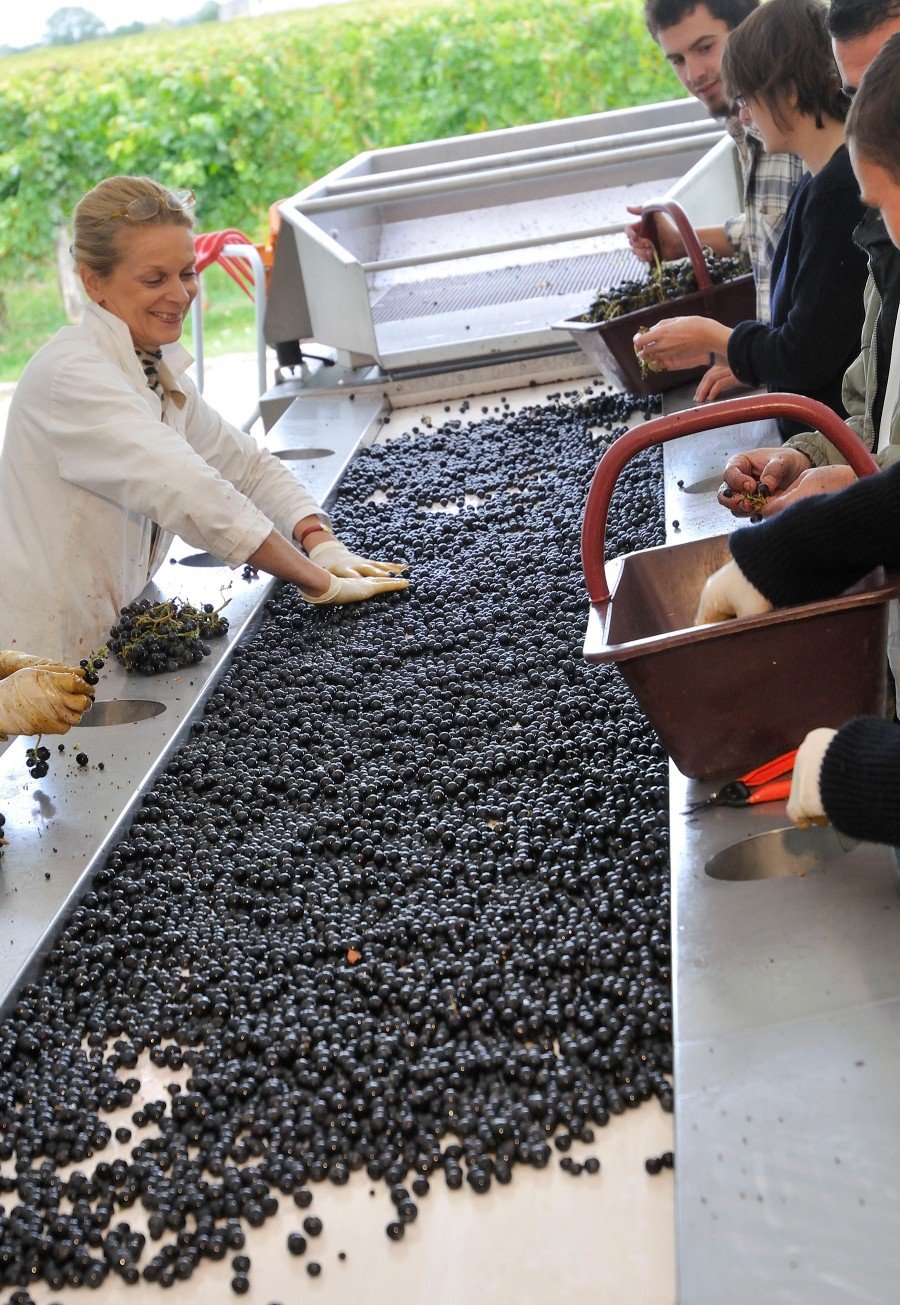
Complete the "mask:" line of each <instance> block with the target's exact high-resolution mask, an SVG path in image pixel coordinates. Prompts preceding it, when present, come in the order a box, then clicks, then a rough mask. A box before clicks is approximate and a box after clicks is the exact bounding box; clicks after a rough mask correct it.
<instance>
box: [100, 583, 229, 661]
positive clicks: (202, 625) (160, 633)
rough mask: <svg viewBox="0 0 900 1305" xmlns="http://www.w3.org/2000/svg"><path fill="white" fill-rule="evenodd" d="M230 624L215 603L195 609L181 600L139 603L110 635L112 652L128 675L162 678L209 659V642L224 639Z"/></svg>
mask: <svg viewBox="0 0 900 1305" xmlns="http://www.w3.org/2000/svg"><path fill="white" fill-rule="evenodd" d="M227 631H228V621H227V620H226V618H225V617H224V616H220V615H219V613H218V612H217V611H216V610H215V608H214V607H213V605H212V603H204V604H203V606H202V607H194V606H192V604H190V603H186V602H183V601H182V599H180V598H171V599H169V600H168V602H165V603H151V602H150V600H149V599H147V598H141V599H137V600H136V601H135V602H133V603H129V604H128V606H127V607H123V608H122V610H121V612H120V613H119V619H118V621H117V622H116V624H115V625H114V626H113V627H112V629H111V630H110V632H109V650H110V652H112V653H113V654H114V656H115V658H116V660H117V661H119V662H121V664H122V665H123V666H124V667H125V669H126V671H138V672H140V674H142V675H159V674H160V672H162V671H177V670H180V669H181V668H182V667H184V666H196V665H197V663H198V662H202V661H203V658H204V657H208V656H209V654H210V652H211V649H210V647H209V645H208V644H207V642H206V640H207V639H221V638H222V636H223V635H224V634H226V633H227Z"/></svg>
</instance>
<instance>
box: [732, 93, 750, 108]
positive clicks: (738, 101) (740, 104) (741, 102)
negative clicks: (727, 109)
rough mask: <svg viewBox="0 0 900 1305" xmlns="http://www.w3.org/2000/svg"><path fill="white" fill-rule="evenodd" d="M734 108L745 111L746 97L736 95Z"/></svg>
mask: <svg viewBox="0 0 900 1305" xmlns="http://www.w3.org/2000/svg"><path fill="white" fill-rule="evenodd" d="M734 107H735V108H736V109H746V107H747V97H746V95H736V96H735V97H734Z"/></svg>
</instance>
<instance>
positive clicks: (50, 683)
mask: <svg viewBox="0 0 900 1305" xmlns="http://www.w3.org/2000/svg"><path fill="white" fill-rule="evenodd" d="M93 701H94V696H93V693H92V691H91V688H90V685H88V684H85V682H84V680H83V679H82V678H81V673H80V672H76V671H73V670H65V671H50V670H46V669H44V668H42V667H39V666H25V667H23V669H22V670H20V671H14V672H13V674H12V675H8V676H7V677H6V679H5V680H2V681H0V738H3V739H5V738H7V737H8V736H9V735H10V734H66V733H68V731H69V730H70V729H71V727H72V726H73V725H77V724H78V722H79V721H80V720H81V717H82V715H83V714H84V712H86V711H87V709H88V708H89V707H90V705H91V703H92V702H93Z"/></svg>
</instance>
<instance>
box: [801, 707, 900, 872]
mask: <svg viewBox="0 0 900 1305" xmlns="http://www.w3.org/2000/svg"><path fill="white" fill-rule="evenodd" d="M819 789H820V792H821V795H822V806H823V807H824V808H825V813H826V815H827V816H828V819H829V820H830V821H831V823H832V824H833V825H834V826H835V827H836V828H837V829H840V830H841V831H842V832H843V833H845V834H849V835H850V836H851V837H852V838H865V839H868V840H869V841H870V842H872V843H892V844H893V845H894V846H895V847H897V846H900V725H896V724H893V723H891V722H889V721H886V720H880V719H878V718H877V717H875V716H861V717H859V719H857V720H852V721H849V722H848V724H846V725H844V726H843V727H842V728H841V729H839V730H838V732H837V734H836V735H835V737H834V738H833V739H832V741H831V743H830V744H829V747H828V751H827V752H826V753H825V759H824V761H823V762H822V773H821V777H820V780H819Z"/></svg>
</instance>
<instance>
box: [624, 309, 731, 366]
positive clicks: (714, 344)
mask: <svg viewBox="0 0 900 1305" xmlns="http://www.w3.org/2000/svg"><path fill="white" fill-rule="evenodd" d="M730 335H731V328H730V327H728V326H723V325H722V324H721V322H714V321H713V320H712V318H710V317H670V318H668V319H667V320H666V321H663V322H657V323H656V325H655V326H651V327H650V330H649V331H642V332H640V333H639V334H638V335H636V336H635V337H634V351H635V353H636V354H637V355H638V357H639V358H644V359H645V360H646V361H647V362H653V363H656V364H657V365H658V367H659V369H660V370H662V371H675V370H678V369H679V368H681V367H696V366H702V365H703V364H704V363H706V362H707V361H708V359H709V355H710V354H711V353H716V354H720V355H722V356H724V355H725V354H726V353H727V351H728V339H729V337H730Z"/></svg>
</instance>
